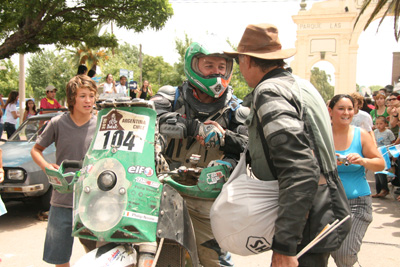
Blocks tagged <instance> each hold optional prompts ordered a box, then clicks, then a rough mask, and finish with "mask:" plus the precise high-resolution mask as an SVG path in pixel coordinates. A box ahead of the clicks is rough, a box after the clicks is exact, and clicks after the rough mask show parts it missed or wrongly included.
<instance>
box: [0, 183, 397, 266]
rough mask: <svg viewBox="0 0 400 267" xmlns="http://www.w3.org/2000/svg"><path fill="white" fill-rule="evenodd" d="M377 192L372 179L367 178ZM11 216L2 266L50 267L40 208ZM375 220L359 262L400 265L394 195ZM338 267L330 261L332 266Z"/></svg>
mask: <svg viewBox="0 0 400 267" xmlns="http://www.w3.org/2000/svg"><path fill="white" fill-rule="evenodd" d="M368 179H369V181H370V185H371V187H372V192H373V193H374V192H375V190H374V188H375V187H374V183H373V177H372V176H371V175H369V177H368ZM7 208H8V210H9V213H8V214H6V215H4V216H2V217H0V259H1V262H0V266H7V267H14V266H15V267H38V266H44V267H47V266H51V265H49V264H46V263H44V262H43V261H42V253H43V242H44V236H45V231H46V225H47V222H42V221H39V220H38V219H37V217H36V214H37V213H38V211H39V210H38V208H37V207H35V205H33V204H21V203H18V202H14V203H9V204H8V205H7ZM373 212H374V220H373V222H372V224H371V225H370V227H369V228H368V231H367V234H366V236H365V238H364V242H363V245H362V247H361V252H360V253H359V262H360V264H361V266H363V267H370V266H371V267H372V266H373V267H377V266H379V267H380V266H384V267H398V266H400V202H397V201H395V200H394V199H393V195H390V196H388V197H387V198H385V199H373ZM83 254H84V250H83V248H82V246H81V244H80V243H79V241H78V240H76V241H75V245H74V250H73V255H72V260H71V262H72V263H74V262H76V261H77V260H78V259H79V258H80V257H81V256H82V255H83ZM270 258H271V253H270V252H266V253H264V254H262V255H258V256H252V257H240V256H237V255H233V259H234V261H235V263H236V266H237V267H257V266H270ZM333 266H336V265H335V263H334V262H333V260H332V259H330V262H329V267H333ZM355 266H357V265H355Z"/></svg>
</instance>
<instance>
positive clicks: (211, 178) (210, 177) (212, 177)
mask: <svg viewBox="0 0 400 267" xmlns="http://www.w3.org/2000/svg"><path fill="white" fill-rule="evenodd" d="M224 177H225V176H224V174H223V173H222V172H221V171H217V172H212V173H208V174H207V184H216V183H218V181H219V180H220V179H222V178H224Z"/></svg>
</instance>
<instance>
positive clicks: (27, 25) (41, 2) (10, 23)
mask: <svg viewBox="0 0 400 267" xmlns="http://www.w3.org/2000/svg"><path fill="white" fill-rule="evenodd" d="M172 14H173V10H172V7H171V4H170V3H169V2H168V0H135V1H123V0H72V1H69V0H36V1H30V0H8V1H2V11H1V12H0V40H1V41H0V42H2V43H1V44H0V59H3V58H8V57H10V56H12V55H13V54H15V53H27V52H38V51H40V50H41V48H40V45H43V44H55V45H56V46H58V47H62V46H67V45H72V46H78V45H79V44H80V43H81V42H84V43H85V44H86V45H87V46H88V47H92V48H93V47H116V46H117V39H116V37H115V36H114V35H112V34H104V35H102V36H99V35H98V34H97V33H96V27H97V26H98V25H102V24H107V23H109V22H111V21H113V22H115V24H116V26H118V27H122V28H127V29H132V30H135V31H137V32H140V31H142V30H144V29H145V28H146V27H150V28H154V29H160V28H162V27H163V26H164V25H165V22H166V21H167V20H168V19H169V18H170V17H171V16H172Z"/></svg>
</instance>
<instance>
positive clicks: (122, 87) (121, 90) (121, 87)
mask: <svg viewBox="0 0 400 267" xmlns="http://www.w3.org/2000/svg"><path fill="white" fill-rule="evenodd" d="M115 89H116V90H117V94H124V96H127V95H126V86H125V85H121V84H118V85H117V87H115Z"/></svg>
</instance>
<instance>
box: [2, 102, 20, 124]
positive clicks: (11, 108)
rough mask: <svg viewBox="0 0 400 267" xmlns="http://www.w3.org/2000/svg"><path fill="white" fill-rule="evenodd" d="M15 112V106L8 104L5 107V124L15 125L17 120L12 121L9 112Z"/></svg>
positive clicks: (12, 117)
mask: <svg viewBox="0 0 400 267" xmlns="http://www.w3.org/2000/svg"><path fill="white" fill-rule="evenodd" d="M13 111H15V112H17V105H16V104H8V105H7V107H6V120H5V122H8V123H11V124H17V119H18V118H17V119H14V116H13V115H12V114H11V112H13Z"/></svg>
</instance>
